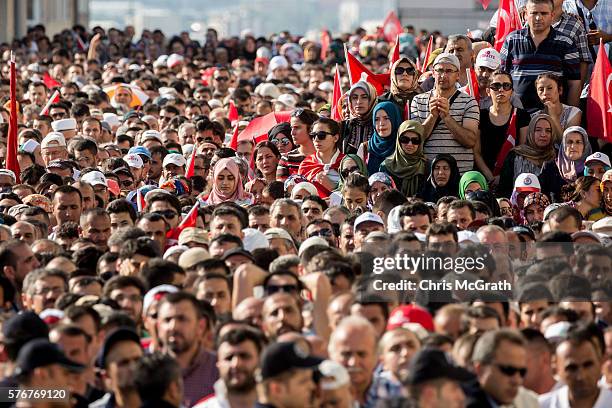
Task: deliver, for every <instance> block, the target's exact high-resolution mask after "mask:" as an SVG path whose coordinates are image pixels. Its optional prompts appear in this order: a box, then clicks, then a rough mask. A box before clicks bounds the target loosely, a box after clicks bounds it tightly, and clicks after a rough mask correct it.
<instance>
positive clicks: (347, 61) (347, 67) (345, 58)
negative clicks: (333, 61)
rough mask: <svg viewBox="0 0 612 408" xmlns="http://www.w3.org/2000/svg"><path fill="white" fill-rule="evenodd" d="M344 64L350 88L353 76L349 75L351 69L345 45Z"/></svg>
mask: <svg viewBox="0 0 612 408" xmlns="http://www.w3.org/2000/svg"><path fill="white" fill-rule="evenodd" d="M344 63H345V64H346V70H347V72H348V77H349V83H350V84H351V86H353V76H352V75H351V67H350V66H349V59H348V47H347V46H346V43H345V44H344Z"/></svg>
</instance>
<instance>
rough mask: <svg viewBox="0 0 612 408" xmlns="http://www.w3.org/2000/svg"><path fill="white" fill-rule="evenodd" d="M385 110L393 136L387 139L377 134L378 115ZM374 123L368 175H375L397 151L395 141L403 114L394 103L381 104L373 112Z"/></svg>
mask: <svg viewBox="0 0 612 408" xmlns="http://www.w3.org/2000/svg"><path fill="white" fill-rule="evenodd" d="M381 109H382V110H384V111H385V112H387V115H389V119H390V120H391V134H390V135H389V136H387V137H380V136H379V135H378V133H376V113H377V112H378V111H379V110H381ZM372 123H373V126H374V133H373V134H372V137H371V138H370V141H369V142H368V163H367V164H368V174H374V173H376V172H377V171H378V169H379V168H380V164H381V163H382V162H383V161H384V160H385V159H386V158H387V157H389V156H391V155H392V154H393V152H394V151H395V140H396V139H397V130H398V129H399V125H400V124H401V123H402V113H401V112H400V110H399V108H398V107H397V105H395V103H393V102H381V103H379V104H378V105H376V106H375V107H374V110H373V112H372Z"/></svg>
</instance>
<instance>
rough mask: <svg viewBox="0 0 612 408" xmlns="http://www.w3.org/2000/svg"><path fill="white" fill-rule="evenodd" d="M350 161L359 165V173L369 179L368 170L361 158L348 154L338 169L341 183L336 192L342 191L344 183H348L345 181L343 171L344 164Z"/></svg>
mask: <svg viewBox="0 0 612 408" xmlns="http://www.w3.org/2000/svg"><path fill="white" fill-rule="evenodd" d="M349 159H351V160H352V161H354V162H355V163H357V167H359V173H361V174H362V175H364V176H365V177H366V178H367V177H368V168H367V167H366V165H365V163H364V162H363V160H361V157H359V156H357V155H356V154H347V155H345V156H344V158H343V159H342V160H341V161H340V167H339V168H338V172H339V173H340V181H339V182H338V188H337V189H336V191H341V190H342V186H343V185H344V182H345V181H346V180H344V176H343V175H342V169H343V166H344V162H345V161H346V160H349Z"/></svg>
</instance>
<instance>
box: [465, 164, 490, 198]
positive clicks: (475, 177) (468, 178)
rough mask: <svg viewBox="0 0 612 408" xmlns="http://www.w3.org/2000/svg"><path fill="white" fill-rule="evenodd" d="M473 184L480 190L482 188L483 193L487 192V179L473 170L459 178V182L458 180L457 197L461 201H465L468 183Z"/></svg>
mask: <svg viewBox="0 0 612 408" xmlns="http://www.w3.org/2000/svg"><path fill="white" fill-rule="evenodd" d="M474 182H476V183H478V184H479V185H480V188H482V189H483V190H484V191H488V190H489V185H488V184H487V179H486V178H485V176H483V175H482V173H481V172H479V171H475V170H473V171H468V172H465V173H464V174H463V176H461V180H459V197H460V198H461V199H462V200H465V189H466V188H467V186H469V185H470V183H474Z"/></svg>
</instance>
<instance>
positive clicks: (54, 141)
mask: <svg viewBox="0 0 612 408" xmlns="http://www.w3.org/2000/svg"><path fill="white" fill-rule="evenodd" d="M40 152H41V155H42V159H43V162H44V163H45V166H47V165H48V164H49V162H51V161H52V160H66V159H68V149H67V148H66V139H65V138H64V135H62V134H61V133H59V132H51V133H49V134H48V135H47V136H46V137H45V138H44V139H43V140H42V143H41V144H40Z"/></svg>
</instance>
